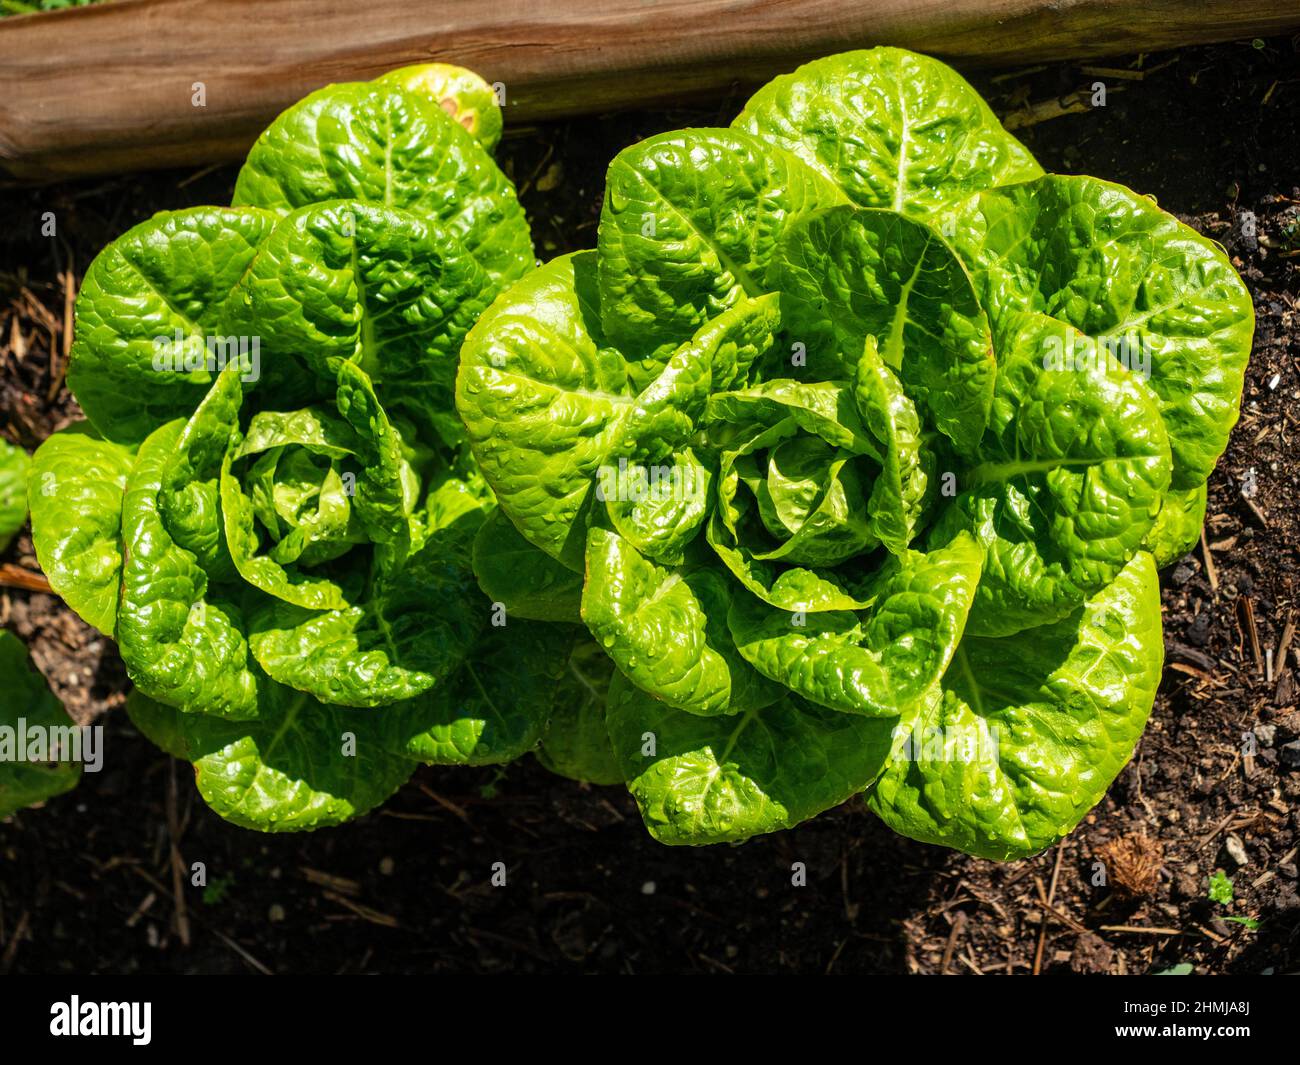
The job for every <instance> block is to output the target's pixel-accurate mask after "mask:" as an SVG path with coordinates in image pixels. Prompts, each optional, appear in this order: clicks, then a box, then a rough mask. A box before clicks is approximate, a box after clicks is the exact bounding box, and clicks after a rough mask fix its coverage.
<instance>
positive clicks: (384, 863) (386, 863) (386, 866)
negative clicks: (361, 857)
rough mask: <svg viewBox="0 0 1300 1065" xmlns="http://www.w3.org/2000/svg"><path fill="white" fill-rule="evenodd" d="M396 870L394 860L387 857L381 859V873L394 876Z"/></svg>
mask: <svg viewBox="0 0 1300 1065" xmlns="http://www.w3.org/2000/svg"><path fill="white" fill-rule="evenodd" d="M396 868H397V863H396V862H395V861H393V859H392V858H387V857H385V858H380V859H379V871H380V872H381V873H382V874H383V875H384V876H392V875H393V870H394V869H396Z"/></svg>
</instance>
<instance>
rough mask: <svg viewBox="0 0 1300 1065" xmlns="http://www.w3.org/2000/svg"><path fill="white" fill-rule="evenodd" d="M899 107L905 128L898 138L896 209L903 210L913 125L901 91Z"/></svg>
mask: <svg viewBox="0 0 1300 1065" xmlns="http://www.w3.org/2000/svg"><path fill="white" fill-rule="evenodd" d="M898 109H899V111H901V112H902V116H903V128H902V131H901V132H900V134H899V138H898V171H897V173H896V175H895V183H894V210H895V211H899V212H901V211H902V210H903V189H904V184H903V182H904V181H905V180H906V177H907V147H908V143H909V142H908V133H909V132H910V131H911V125H910V123H909V121H908V117H907V97H905V96H904V95H903V94H902V93H901V92H900V93H899V94H898Z"/></svg>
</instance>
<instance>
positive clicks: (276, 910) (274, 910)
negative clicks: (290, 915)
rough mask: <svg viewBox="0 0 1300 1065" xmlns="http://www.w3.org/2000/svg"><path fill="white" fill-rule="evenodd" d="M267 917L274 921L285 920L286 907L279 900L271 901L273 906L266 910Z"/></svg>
mask: <svg viewBox="0 0 1300 1065" xmlns="http://www.w3.org/2000/svg"><path fill="white" fill-rule="evenodd" d="M266 918H267V920H268V921H271V922H272V923H276V922H279V921H283V920H284V907H283V906H281V905H280V904H279V903H278V902H273V903H271V908H270V909H269V910H267V911H266Z"/></svg>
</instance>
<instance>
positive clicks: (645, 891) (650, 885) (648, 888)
mask: <svg viewBox="0 0 1300 1065" xmlns="http://www.w3.org/2000/svg"><path fill="white" fill-rule="evenodd" d="M654 893H655V882H654V881H653V880H647V881H646V882H645V883H644V884H642V885H641V894H642V895H653V894H654Z"/></svg>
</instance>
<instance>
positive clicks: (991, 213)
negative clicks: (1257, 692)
mask: <svg viewBox="0 0 1300 1065" xmlns="http://www.w3.org/2000/svg"><path fill="white" fill-rule="evenodd" d="M1252 330H1253V313H1252V306H1251V301H1250V298H1249V296H1248V294H1247V292H1246V290H1245V288H1244V286H1243V285H1242V283H1241V280H1240V278H1239V277H1238V276H1237V275H1236V273H1235V272H1234V270H1233V269H1232V267H1231V265H1230V264H1229V262H1228V261H1227V259H1226V257H1225V256H1224V254H1223V252H1222V251H1221V250H1220V249H1219V248H1218V247H1216V246H1215V245H1213V244H1211V243H1210V242H1209V241H1207V240H1205V239H1204V238H1202V237H1201V236H1199V235H1198V234H1197V233H1195V232H1193V231H1192V230H1191V229H1189V228H1187V227H1186V226H1184V225H1182V224H1180V223H1179V222H1178V221H1177V220H1175V219H1174V218H1172V217H1171V216H1170V215H1168V214H1166V213H1165V212H1163V211H1161V210H1160V209H1159V208H1158V207H1157V206H1156V205H1155V204H1154V203H1153V202H1152V201H1151V200H1149V199H1146V198H1144V197H1142V196H1139V195H1137V194H1135V193H1133V192H1131V191H1129V190H1128V189H1125V188H1122V187H1120V186H1118V185H1114V184H1111V183H1108V182H1105V181H1101V180H1098V179H1096V178H1092V177H1083V176H1078V177H1075V176H1060V175H1049V174H1044V173H1043V171H1042V169H1041V168H1040V167H1039V165H1038V164H1037V163H1036V162H1035V161H1034V159H1033V158H1032V157H1031V155H1030V154H1029V152H1028V151H1026V149H1025V148H1024V147H1023V146H1022V145H1021V144H1019V143H1018V142H1017V141H1016V140H1015V139H1014V138H1013V137H1011V136H1010V135H1009V134H1007V133H1006V132H1005V131H1004V130H1003V129H1002V127H1001V126H1000V125H999V123H998V122H997V120H996V119H995V118H994V116H993V114H992V113H991V112H990V110H989V108H988V107H987V106H986V104H985V103H984V102H983V101H982V100H981V99H980V98H979V96H978V95H977V94H976V93H975V92H974V90H973V89H971V87H970V86H969V85H968V84H967V83H966V82H965V81H963V80H962V79H961V78H960V77H959V76H958V75H956V74H955V73H954V72H953V71H951V70H950V69H948V68H947V67H945V66H944V65H943V64H941V63H939V62H937V61H934V60H931V59H927V58H925V57H922V56H918V55H913V54H911V53H908V52H904V51H899V50H897V49H889V48H879V49H874V50H871V51H865V52H852V53H847V54H844V55H839V56H832V57H830V58H827V59H822V60H819V61H817V62H814V63H810V64H808V65H807V66H804V67H802V68H801V69H799V70H798V71H796V72H795V73H794V74H791V75H788V76H784V77H780V78H777V79H776V80H775V81H773V82H772V83H770V84H769V85H767V86H766V87H764V88H763V89H761V90H760V91H759V92H758V93H756V94H755V95H754V97H753V98H752V99H751V100H750V101H749V102H748V103H747V104H746V106H745V108H744V109H743V111H742V112H741V114H740V115H739V117H737V118H736V120H735V121H734V122H733V123H732V124H731V126H730V127H729V128H727V129H688V130H681V131H677V132H672V133H667V134H663V135H660V136H655V137H651V138H650V139H648V140H646V141H643V142H641V143H639V144H637V145H634V146H633V147H631V148H628V149H627V150H625V151H624V152H622V153H621V154H620V155H619V156H618V157H617V158H615V159H614V161H613V162H612V164H611V165H610V168H609V173H608V178H607V184H606V190H605V197H604V204H603V209H602V213H601V218H600V225H599V231H598V241H597V248H596V249H595V250H594V251H585V252H578V253H576V254H573V255H568V256H563V257H561V258H559V259H556V260H554V261H552V262H550V263H549V264H547V265H546V266H544V267H543V268H541V269H539V270H537V271H536V272H534V273H531V274H529V275H528V276H527V277H525V278H523V279H521V280H520V281H518V282H516V283H515V284H514V285H513V286H512V287H511V288H509V289H508V290H507V291H506V292H504V293H503V294H502V295H501V296H499V297H498V298H497V299H496V301H495V302H494V303H493V304H492V306H491V307H490V308H488V309H487V311H486V312H485V313H484V314H483V315H482V317H481V318H480V319H479V321H478V324H477V325H476V326H475V327H474V329H473V330H471V332H470V333H469V335H468V337H467V338H466V341H465V344H464V346H463V348H462V352H461V365H460V372H459V376H458V378H457V383H456V402H457V409H458V410H459V412H460V414H461V417H462V418H463V420H464V423H465V426H466V428H467V430H468V434H469V442H470V446H471V449H472V451H473V454H474V456H475V458H476V459H477V460H478V463H479V465H480V468H481V470H482V472H483V475H484V476H485V478H486V480H487V482H488V484H489V485H490V486H491V488H492V490H493V491H494V492H495V494H496V497H497V499H498V501H499V504H500V509H499V511H498V512H496V513H495V514H494V515H493V517H492V518H490V519H489V520H488V521H487V522H486V523H485V524H484V526H483V527H482V528H481V530H480V532H479V534H478V536H479V538H480V541H481V542H484V541H486V540H487V539H488V538H492V540H493V541H495V542H506V541H507V540H508V539H509V538H510V536H511V534H512V533H513V534H515V535H516V536H517V538H518V539H519V541H520V544H519V546H518V549H517V550H514V551H513V552H512V553H511V555H510V556H509V557H510V569H511V574H512V580H510V581H507V580H504V579H499V577H497V578H494V575H493V574H492V573H491V572H490V569H491V567H490V566H482V567H480V570H481V572H480V574H479V576H480V580H481V581H482V582H483V584H484V587H485V589H486V590H487V591H488V593H489V595H492V596H493V597H494V598H500V599H501V600H502V601H503V602H504V604H505V605H506V607H507V609H508V610H509V611H510V612H512V613H514V614H516V615H517V616H520V617H534V618H540V619H550V620H557V619H558V620H568V621H576V620H578V619H579V618H580V619H581V621H582V622H584V623H585V624H586V626H587V628H588V629H589V630H590V632H591V634H592V636H593V637H594V638H595V641H596V643H597V644H598V645H599V646H600V648H602V649H603V651H604V653H605V655H606V656H607V658H608V659H609V665H607V666H606V668H605V670H604V672H602V671H601V670H600V669H598V668H596V667H595V666H594V665H593V664H592V662H591V660H590V658H588V659H586V660H585V662H586V667H587V668H586V673H585V675H586V676H587V677H589V678H594V679H595V681H594V683H592V684H590V685H588V692H589V697H587V698H585V699H575V700H571V701H569V702H568V703H567V705H566V714H565V717H564V718H563V719H560V718H558V717H557V718H556V719H555V720H553V721H552V723H551V731H550V733H548V737H547V739H546V741H545V742H544V745H543V750H544V752H548V751H551V750H557V749H558V750H562V751H563V752H564V764H563V766H562V767H561V768H562V769H563V771H566V772H568V773H569V774H570V775H577V776H583V775H585V776H587V777H588V778H589V779H593V780H603V779H608V778H610V777H611V776H615V775H616V776H621V778H622V779H623V780H624V781H625V782H626V783H627V786H628V788H629V789H630V790H631V792H632V794H633V795H634V796H635V798H636V801H637V803H638V805H639V807H640V810H641V813H642V816H643V818H644V820H645V822H646V825H647V827H648V828H649V830H650V832H651V833H652V834H653V835H654V836H655V837H656V838H658V839H660V840H662V841H663V842H666V843H683V844H702V843H713V842H721V841H734V840H743V839H746V838H748V837H751V836H753V835H755V834H758V833H762V832H769V831H773V830H775V829H780V828H783V827H787V826H790V825H793V824H796V823H798V822H800V821H802V820H804V819H806V818H809V817H812V816H813V815H815V814H817V813H819V812H820V811H823V810H825V809H827V808H829V807H831V806H833V805H835V804H838V803H840V802H843V801H844V800H845V799H847V798H849V797H850V796H852V795H854V794H856V793H860V792H865V793H866V799H867V804H868V806H869V807H870V809H871V810H872V811H874V812H875V814H877V815H878V816H879V817H880V818H882V819H883V820H884V821H885V822H886V823H887V824H889V825H890V826H891V827H893V828H894V829H895V830H897V831H899V832H901V833H903V834H905V835H908V836H911V837H913V838H916V839H920V840H925V841H930V842H934V843H939V844H943V845H947V846H951V847H956V848H958V849H961V850H964V851H967V852H969V853H971V854H976V855H982V856H986V857H990V858H995V859H1008V858H1013V857H1017V856H1021V855H1026V854H1030V853H1033V852H1036V851H1038V850H1040V849H1042V848H1044V847H1046V846H1048V845H1049V844H1051V843H1053V842H1054V841H1055V840H1057V839H1058V838H1060V837H1061V836H1062V835H1064V834H1065V833H1067V832H1068V831H1070V829H1071V828H1073V827H1074V826H1075V825H1076V824H1077V823H1078V822H1079V820H1080V819H1081V818H1082V817H1083V816H1084V815H1085V814H1086V813H1087V811H1088V810H1089V809H1090V808H1091V807H1092V806H1093V805H1094V804H1095V803H1097V802H1098V801H1099V799H1100V798H1101V797H1102V795H1103V794H1104V792H1105V790H1106V788H1107V787H1108V786H1109V784H1110V782H1111V781H1112V780H1113V779H1114V778H1115V776H1116V774H1117V773H1118V772H1119V770H1120V769H1121V768H1122V767H1123V765H1124V764H1125V763H1126V762H1127V760H1128V759H1129V758H1130V756H1131V754H1132V752H1133V749H1134V746H1135V744H1136V742H1137V740H1138V738H1139V736H1140V734H1141V732H1142V729H1143V727H1144V724H1145V722H1146V718H1147V716H1148V714H1149V712H1150V709H1151V706H1152V702H1153V699H1154V696H1155V691H1156V687H1157V684H1158V682H1159V678H1160V671H1161V665H1162V655H1163V648H1162V639H1161V626H1160V599H1159V589H1158V584H1157V566H1158V565H1161V564H1164V563H1166V562H1168V561H1170V560H1171V559H1173V558H1175V557H1178V556H1179V555H1180V554H1181V553H1182V552H1184V551H1185V550H1186V549H1187V547H1188V546H1189V545H1190V544H1191V543H1192V542H1193V540H1194V539H1195V537H1196V535H1197V534H1198V533H1199V529H1200V524H1201V519H1202V516H1203V512H1204V506H1205V481H1206V478H1207V477H1208V475H1209V474H1210V472H1211V471H1212V469H1213V468H1214V464H1215V461H1216V460H1217V458H1218V456H1219V455H1220V454H1221V453H1222V451H1223V449H1224V447H1225V445H1226V441H1227V438H1228V433H1229V431H1230V430H1231V428H1232V426H1233V424H1234V422H1235V420H1236V418H1237V413H1238V405H1239V400H1240V393H1241V387H1242V379H1243V374H1244V370H1245V365H1246V360H1247V357H1248V354H1249V350H1250V343H1251V335H1252ZM505 526H509V528H506V527H505ZM526 545H531V547H532V548H533V549H534V550H533V551H532V553H531V554H530V553H529V552H528V551H527V550H526ZM485 553H487V554H491V552H489V551H485ZM498 557H499V556H498ZM516 591H518V592H519V593H520V594H519V595H518V596H517V597H516V596H514V594H513V593H515V592H516ZM610 665H612V668H610ZM606 677H608V680H607V681H605V678H606ZM602 681H605V683H604V695H605V697H604V699H603V700H602V699H601V698H600V697H599V696H600V692H601V688H600V683H601V682H602ZM543 757H544V759H545V758H548V757H551V756H550V755H549V754H545V753H544V756H543Z"/></svg>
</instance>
